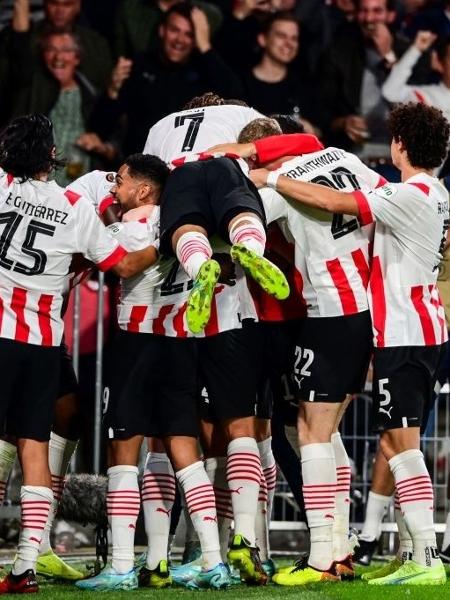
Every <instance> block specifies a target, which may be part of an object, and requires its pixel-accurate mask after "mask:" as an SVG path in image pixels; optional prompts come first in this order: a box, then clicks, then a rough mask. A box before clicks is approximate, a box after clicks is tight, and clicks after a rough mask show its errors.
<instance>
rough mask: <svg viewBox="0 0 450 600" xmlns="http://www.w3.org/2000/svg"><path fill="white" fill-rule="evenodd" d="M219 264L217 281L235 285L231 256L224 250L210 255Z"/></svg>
mask: <svg viewBox="0 0 450 600" xmlns="http://www.w3.org/2000/svg"><path fill="white" fill-rule="evenodd" d="M212 258H214V259H215V260H217V262H218V263H219V265H220V275H219V279H218V281H219V282H220V283H224V284H225V285H231V286H233V285H236V269H235V265H234V262H233V261H232V260H231V256H230V255H229V254H226V253H225V252H217V253H214V254H213V255H212Z"/></svg>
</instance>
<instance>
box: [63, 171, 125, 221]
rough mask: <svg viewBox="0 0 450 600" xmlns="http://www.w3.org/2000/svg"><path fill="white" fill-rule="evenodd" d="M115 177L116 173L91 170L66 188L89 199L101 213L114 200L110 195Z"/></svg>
mask: <svg viewBox="0 0 450 600" xmlns="http://www.w3.org/2000/svg"><path fill="white" fill-rule="evenodd" d="M115 179H116V173H108V172H106V171H91V172H90V173H86V175H83V176H82V177H79V178H78V179H75V181H73V182H72V183H71V184H70V185H68V186H67V188H66V189H67V190H68V191H70V192H75V193H76V194H79V195H80V196H83V197H84V198H86V200H89V202H91V203H92V204H93V206H95V208H96V209H97V211H98V213H99V214H102V213H103V212H104V211H105V210H106V209H107V208H108V206H110V205H111V204H113V203H114V202H115V200H114V197H113V196H112V195H111V189H112V187H113V185H114V182H115Z"/></svg>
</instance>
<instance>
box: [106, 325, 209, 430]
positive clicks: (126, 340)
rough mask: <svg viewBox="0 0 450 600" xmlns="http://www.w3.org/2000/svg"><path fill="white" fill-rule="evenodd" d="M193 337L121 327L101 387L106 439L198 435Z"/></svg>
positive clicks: (195, 360) (194, 345)
mask: <svg viewBox="0 0 450 600" xmlns="http://www.w3.org/2000/svg"><path fill="white" fill-rule="evenodd" d="M196 342H197V340H195V339H193V338H189V339H180V338H174V337H165V336H158V335H153V334H150V333H132V332H129V331H123V330H120V331H119V332H118V333H117V335H116V338H115V339H114V342H113V345H112V348H111V362H110V373H109V376H108V379H107V383H108V385H107V387H106V388H105V391H104V414H105V426H106V427H107V430H108V437H109V438H110V439H128V438H130V437H132V436H135V435H145V436H155V437H165V436H170V435H183V436H189V437H197V435H198V415H197V391H198V380H197V344H196Z"/></svg>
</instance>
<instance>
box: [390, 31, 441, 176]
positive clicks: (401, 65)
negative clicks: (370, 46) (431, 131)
mask: <svg viewBox="0 0 450 600" xmlns="http://www.w3.org/2000/svg"><path fill="white" fill-rule="evenodd" d="M435 40H436V35H435V34H434V33H431V31H419V32H418V33H417V35H416V39H415V40H414V43H413V44H412V45H411V47H410V48H409V49H408V50H407V51H406V52H405V54H404V55H403V56H402V58H401V59H400V60H399V61H398V63H397V64H396V65H394V67H393V68H392V71H391V73H390V75H389V77H388V78H387V79H386V81H385V83H384V85H383V88H382V92H383V96H384V98H385V99H386V100H388V101H389V102H409V101H412V102H424V103H425V104H431V105H432V106H435V107H436V108H440V109H441V110H442V112H443V113H444V116H445V117H446V119H447V120H449V121H450V34H449V35H447V36H445V37H443V38H441V39H439V40H438V42H437V43H436V47H435V50H433V53H432V60H431V64H432V66H433V68H434V70H435V71H437V72H438V73H439V75H440V81H439V83H435V84H429V85H408V80H409V78H410V76H411V73H412V70H413V68H414V65H415V64H416V63H417V61H418V60H419V59H420V57H421V56H422V54H423V53H424V52H427V51H428V49H429V48H430V47H431V45H432V44H433V42H434V41H435ZM449 170H450V161H449V159H448V158H447V161H446V163H445V165H444V167H443V169H442V172H443V173H444V174H446V173H448V172H449Z"/></svg>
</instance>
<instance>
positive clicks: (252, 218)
mask: <svg viewBox="0 0 450 600" xmlns="http://www.w3.org/2000/svg"><path fill="white" fill-rule="evenodd" d="M248 224H251V225H252V226H255V227H258V228H260V229H262V230H263V231H265V230H264V225H263V224H262V221H261V219H260V218H259V217H258V216H257V215H252V214H247V215H245V216H242V217H239V219H236V221H235V222H234V223H233V225H232V226H231V227H230V235H232V233H233V232H234V231H236V229H239V228H240V227H245V226H246V225H248Z"/></svg>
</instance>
